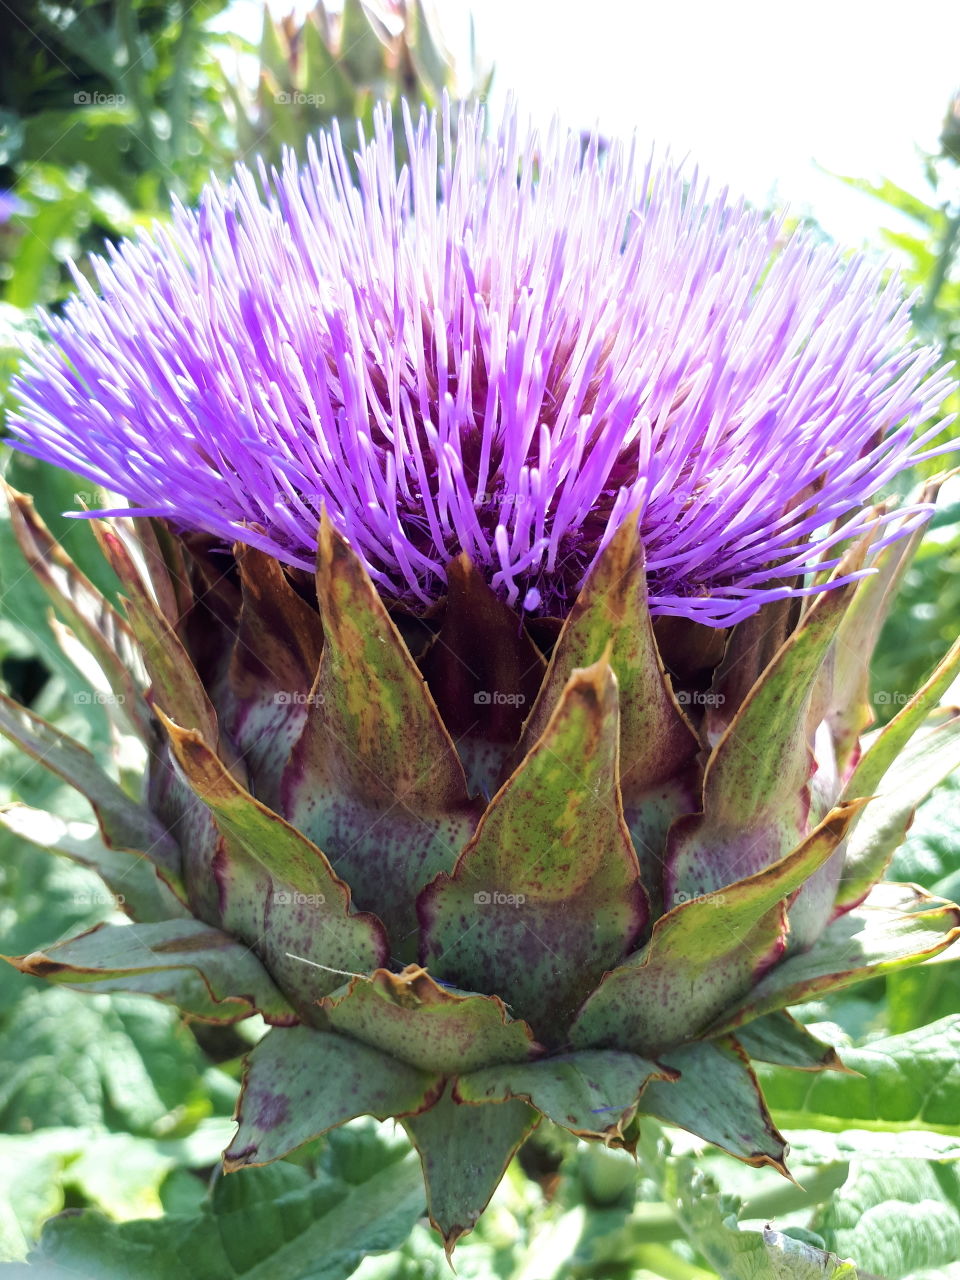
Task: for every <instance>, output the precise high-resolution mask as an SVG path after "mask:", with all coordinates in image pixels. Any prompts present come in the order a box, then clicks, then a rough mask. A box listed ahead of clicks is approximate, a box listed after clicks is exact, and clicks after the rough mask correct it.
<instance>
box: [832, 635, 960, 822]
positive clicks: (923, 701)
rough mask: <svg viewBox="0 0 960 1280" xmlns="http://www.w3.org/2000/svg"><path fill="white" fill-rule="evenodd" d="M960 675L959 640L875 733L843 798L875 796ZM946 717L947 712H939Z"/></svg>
mask: <svg viewBox="0 0 960 1280" xmlns="http://www.w3.org/2000/svg"><path fill="white" fill-rule="evenodd" d="M958 672H960V639H958V640H957V641H956V642H955V643H954V644H953V645H951V647H950V649H949V650H948V651H947V653H945V654H944V656H943V658H942V659H941V660H940V662H939V663H938V664H937V666H936V669H935V670H934V671H933V673H932V674H931V675H930V676H929V678H928V679H927V680H925V681H924V683H923V684H922V685H921V686H920V688H919V689H918V690H917V692H916V693H915V694H914V695H913V697H912V698H911V699H910V700H909V702H907V703H906V704H905V705H904V706H903V707H902V708H901V709H900V710H899V711H898V712H897V714H896V715H895V716H894V717H893V719H892V720H891V721H890V723H889V724H886V725H884V727H883V728H882V729H881V730H880V731H879V733H877V734H876V735H875V736H874V738H873V739H872V741H871V742H870V745H869V747H868V748H867V750H866V751H865V752H864V753H863V755H862V756H861V758H860V760H859V761H858V763H857V767H856V769H854V771H853V773H852V775H851V776H850V779H849V781H848V782H847V784H846V786H845V788H844V796H845V797H846V798H847V799H849V800H853V799H856V798H858V797H860V796H872V795H875V794H876V792H877V789H878V788H879V786H880V783H881V782H882V781H883V777H884V775H885V774H886V772H887V770H888V769H889V768H890V766H891V765H892V764H893V763H894V761H896V760H898V759H899V758H900V757H901V756H902V754H903V751H904V748H905V747H906V745H907V743H908V742H909V741H910V739H911V738H912V737H913V735H914V734H915V733H916V732H917V731H918V730H919V729H921V728H922V727H923V726H924V724H925V723H926V722H927V720H928V717H929V716H930V715H931V713H932V712H934V711H935V709H936V707H937V704H938V703H939V701H940V699H941V698H942V697H943V696H944V694H945V693H946V692H947V690H948V689H949V688H950V686H951V685H952V684H953V682H954V680H955V679H956V678H957V674H958ZM939 714H941V715H948V714H949V713H947V712H940V713H939Z"/></svg>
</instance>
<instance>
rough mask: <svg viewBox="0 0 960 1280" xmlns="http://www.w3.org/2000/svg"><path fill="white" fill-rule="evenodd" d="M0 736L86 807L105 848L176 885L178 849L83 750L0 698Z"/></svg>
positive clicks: (11, 701) (37, 717)
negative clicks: (130, 855) (144, 862)
mask: <svg viewBox="0 0 960 1280" xmlns="http://www.w3.org/2000/svg"><path fill="white" fill-rule="evenodd" d="M0 733H3V734H5V735H6V736H7V737H8V738H9V739H10V740H11V741H12V742H14V743H16V745H17V746H18V747H19V748H20V749H21V750H22V751H24V752H26V754H27V755H29V756H30V757H31V758H32V759H34V760H36V761H37V762H38V763H40V764H42V765H43V766H44V767H45V768H47V769H49V770H50V771H51V772H52V773H55V774H56V775H57V776H58V777H60V778H62V779H63V780H64V782H67V783H69V784H70V786H71V787H75V788H76V790H77V791H79V792H80V794H81V795H82V796H84V797H85V798H86V799H87V800H88V801H89V802H90V804H91V806H92V808H93V811H94V813H95V814H96V816H97V821H98V822H99V824H100V830H101V832H102V834H103V838H104V840H105V841H106V843H107V844H108V845H109V846H110V848H112V849H126V850H130V851H132V852H134V853H145V854H147V856H148V857H149V858H150V859H151V860H152V861H153V862H154V863H156V865H157V866H158V868H159V869H160V870H161V872H162V873H163V876H164V879H166V880H167V882H168V883H169V884H170V885H171V887H173V888H176V887H177V886H178V885H179V883H180V863H181V857H180V850H179V848H178V847H177V845H176V843H175V842H174V840H173V838H172V837H171V836H170V834H169V832H168V831H167V830H166V828H165V827H164V826H163V825H162V823H161V822H160V821H159V820H158V819H157V818H156V817H155V816H154V815H153V814H152V813H151V812H150V811H149V810H148V809H146V808H144V807H143V806H142V805H139V804H137V803H136V801H134V800H131V799H130V797H129V796H128V795H127V794H126V792H124V791H123V790H122V788H121V787H120V786H119V785H118V784H117V783H116V782H114V781H113V779H112V778H110V777H108V775H107V774H105V773H104V772H103V770H102V769H101V768H100V766H99V765H98V764H97V762H96V760H95V759H94V757H93V755H92V754H91V753H90V752H89V751H87V749H86V748H85V747H82V746H81V745H80V743H79V742H75V741H74V740H73V739H72V738H70V737H68V736H67V735H66V734H65V733H61V732H60V730H59V729H56V728H55V727H54V726H53V725H51V724H48V723H47V722H46V721H45V720H42V719H41V718H40V717H39V716H36V715H34V714H33V713H32V712H31V711H27V710H26V708H25V707H21V706H19V705H18V704H17V703H16V702H14V701H13V700H12V699H10V698H8V697H6V695H4V694H0Z"/></svg>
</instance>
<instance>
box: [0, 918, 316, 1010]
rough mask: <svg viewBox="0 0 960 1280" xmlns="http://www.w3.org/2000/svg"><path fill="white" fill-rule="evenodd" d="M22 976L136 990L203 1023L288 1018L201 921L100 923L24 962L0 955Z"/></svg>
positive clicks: (242, 951) (253, 972) (251, 964)
mask: <svg viewBox="0 0 960 1280" xmlns="http://www.w3.org/2000/svg"><path fill="white" fill-rule="evenodd" d="M4 959H8V960H10V961H11V963H12V964H15V965H16V967H17V968H18V969H20V971H21V972H22V973H30V974H33V975H34V976H35V977H38V978H46V979H47V980H48V981H50V982H57V983H62V984H63V985H64V986H68V987H73V988H74V989H75V990H81V991H117V990H119V991H136V992H140V993H142V994H144V995H150V996H153V997H154V998H155V999H157V1000H165V1001H167V1002H169V1003H170V1004H173V1005H176V1007H177V1008H178V1009H181V1010H182V1011H183V1012H184V1013H186V1014H188V1015H189V1016H191V1017H194V1018H200V1019H202V1020H203V1021H205V1022H221V1023H224V1022H236V1021H238V1020H239V1019H241V1018H247V1017H249V1016H250V1015H251V1014H252V1013H262V1014H263V1015H264V1016H265V1017H266V1018H267V1019H268V1020H271V1019H272V1020H276V1021H282V1022H287V1021H290V1020H292V1019H293V1017H294V1014H293V1011H292V1010H291V1008H290V1006H289V1005H288V1004H287V1002H286V1000H285V999H284V998H283V996H282V995H281V994H280V992H279V991H278V990H277V988H276V987H275V986H274V984H273V982H272V981H271V979H270V976H269V974H268V973H267V971H266V970H265V969H264V968H263V966H262V965H261V963H260V961H259V960H258V959H257V957H256V956H255V955H254V953H253V952H252V951H251V950H250V949H249V948H248V947H244V946H242V945H241V944H240V943H238V942H236V941H235V940H234V939H233V938H231V937H229V936H228V935H227V934H225V933H221V932H220V931H219V930H218V929H211V928H210V927H209V926H207V925H205V924H204V923H203V922H202V921H201V920H193V919H189V920H186V919H185V920H162V921H158V922H156V923H153V924H129V925H110V924H101V925H97V926H96V927H95V928H93V929H91V930H89V931H88V932H87V933H83V934H80V935H79V937H76V938H70V939H68V940H67V941H66V942H58V943H56V944H55V945H54V946H52V947H48V948H47V949H46V950H45V951H33V952H31V953H30V955H27V956H18V957H10V956H6V957H4Z"/></svg>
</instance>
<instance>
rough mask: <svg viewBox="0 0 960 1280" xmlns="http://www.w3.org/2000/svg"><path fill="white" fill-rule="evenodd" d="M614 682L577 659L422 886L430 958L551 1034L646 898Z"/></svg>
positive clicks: (637, 922) (600, 668)
mask: <svg viewBox="0 0 960 1280" xmlns="http://www.w3.org/2000/svg"><path fill="white" fill-rule="evenodd" d="M618 729H619V718H618V714H617V682H616V678H615V677H614V675H613V672H612V671H611V669H610V667H609V665H608V664H607V663H606V662H598V663H596V664H595V665H594V666H592V667H586V668H583V669H581V670H578V671H576V672H575V673H574V674H573V675H572V676H571V678H570V680H569V681H568V683H567V685H566V686H565V688H564V691H563V695H562V696H561V698H560V701H559V703H558V705H557V706H556V708H555V709H554V711H553V715H552V716H551V719H550V722H549V725H548V726H547V729H546V731H545V732H544V734H543V736H542V737H541V738H540V739H539V740H538V742H537V743H536V745H535V746H534V747H533V748H532V749H531V750H530V752H529V753H528V754H527V756H526V757H525V759H524V761H523V763H522V764H521V765H520V766H519V768H518V769H517V770H516V772H515V773H514V774H513V775H512V777H511V778H510V779H509V781H507V782H506V783H505V784H504V785H503V787H501V789H500V790H499V791H498V792H497V794H496V795H495V796H494V797H493V799H492V800H491V802H490V804H489V806H488V808H487V811H486V813H485V814H484V815H483V817H482V819H481V820H480V824H479V826H478V827H477V831H476V835H475V836H474V837H473V839H472V840H471V841H470V843H469V844H468V845H467V847H466V848H465V849H464V851H463V853H462V854H461V856H460V858H459V859H458V860H457V864H456V867H455V868H454V870H453V873H452V874H451V875H447V874H442V875H440V876H438V877H437V879H436V880H435V881H434V882H433V883H432V884H430V885H429V886H428V887H427V888H426V889H425V890H424V892H423V894H421V897H420V903H419V913H420V921H421V929H422V936H423V953H422V954H423V963H424V964H425V965H427V966H430V965H433V967H434V968H435V969H436V970H437V972H440V973H442V974H443V975H444V978H445V979H447V980H449V981H451V982H454V983H455V984H456V985H457V986H458V987H461V988H463V989H464V990H467V991H496V992H498V993H499V994H500V995H501V996H502V998H503V999H504V1000H505V1001H506V1002H507V1004H508V1005H509V1006H510V1008H511V1011H512V1012H513V1013H514V1015H515V1016H516V1017H518V1018H524V1019H525V1020H526V1021H527V1022H529V1023H530V1025H531V1026H532V1027H533V1030H534V1033H535V1034H536V1035H537V1037H538V1039H540V1040H542V1041H543V1042H544V1043H545V1044H554V1045H555V1044H557V1043H558V1042H563V1041H564V1040H565V1039H566V1029H567V1027H568V1026H569V1025H570V1022H571V1021H572V1019H573V1016H574V1014H575V1013H576V1010H577V1008H578V1007H579V1005H580V1004H581V1003H582V1002H583V1000H584V999H585V998H586V997H587V996H588V995H589V993H590V992H591V990H592V989H593V988H594V987H595V986H596V984H597V983H598V982H599V981H600V978H601V977H602V975H603V973H604V972H605V971H606V970H607V969H610V968H611V967H613V966H614V965H616V964H618V963H619V962H620V961H621V960H622V959H623V957H624V956H625V955H627V954H628V953H629V952H630V950H631V949H632V947H633V945H635V943H636V940H637V937H638V935H639V932H640V930H641V928H642V927H643V925H644V924H645V922H646V918H647V903H646V897H645V894H644V891H643V886H642V885H641V884H640V882H639V867H638V865H637V859H636V856H635V854H634V852H633V846H632V844H631V842H630V837H629V834H628V833H627V829H626V826H625V825H624V820H623V809H622V806H621V803H620V795H619V789H618V783H617V747H618Z"/></svg>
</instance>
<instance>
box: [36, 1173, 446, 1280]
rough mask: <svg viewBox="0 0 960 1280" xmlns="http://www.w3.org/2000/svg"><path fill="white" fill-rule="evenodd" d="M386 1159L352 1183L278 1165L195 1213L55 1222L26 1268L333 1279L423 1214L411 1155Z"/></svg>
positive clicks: (235, 1180) (238, 1180)
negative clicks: (120, 1219) (113, 1219)
mask: <svg viewBox="0 0 960 1280" xmlns="http://www.w3.org/2000/svg"><path fill="white" fill-rule="evenodd" d="M391 1155H392V1153H390V1152H389V1150H385V1152H384V1159H383V1161H382V1164H381V1167H380V1168H379V1169H378V1170H377V1171H376V1172H375V1173H373V1175H372V1176H371V1177H369V1178H367V1179H366V1180H365V1181H364V1182H362V1183H360V1184H358V1185H351V1184H350V1183H348V1182H345V1181H343V1180H341V1179H339V1178H336V1177H331V1176H324V1175H321V1176H320V1177H318V1178H315V1179H311V1178H310V1177H309V1176H308V1175H307V1174H306V1173H305V1172H304V1171H303V1170H300V1169H297V1168H295V1167H293V1166H289V1165H281V1166H275V1167H274V1168H271V1169H251V1170H245V1171H244V1172H242V1173H239V1174H236V1175H232V1176H230V1177H228V1178H222V1179H220V1181H219V1182H218V1183H217V1184H216V1186H215V1188H214V1191H213V1195H212V1198H211V1200H210V1202H209V1203H208V1204H206V1205H204V1207H203V1210H202V1211H201V1212H200V1213H198V1214H194V1215H180V1214H170V1215H168V1216H166V1217H163V1218H155V1219H146V1220H140V1221H135V1222H124V1223H113V1222H110V1221H108V1220H107V1219H106V1218H103V1217H101V1216H100V1215H99V1214H95V1213H89V1212H88V1213H82V1214H78V1215H75V1216H71V1217H62V1218H55V1219H54V1220H53V1221H52V1222H50V1223H48V1225H47V1227H46V1229H45V1230H44V1233H43V1236H42V1237H41V1240H40V1244H39V1246H38V1248H37V1250H36V1251H35V1252H34V1253H33V1254H31V1255H30V1259H29V1260H30V1263H31V1264H32V1265H33V1266H35V1267H37V1269H38V1271H41V1274H42V1270H41V1269H42V1268H43V1267H45V1266H46V1267H50V1266H53V1267H57V1268H62V1269H63V1274H64V1275H66V1274H69V1275H70V1276H72V1277H73V1278H74V1280H130V1278H131V1277H132V1276H136V1277H137V1280H170V1277H171V1276H177V1275H183V1276H189V1277H190V1280H235V1278H237V1280H239V1277H242V1278H243V1280H342V1278H345V1277H347V1276H349V1275H350V1274H351V1272H353V1271H354V1270H355V1268H356V1267H357V1266H358V1265H359V1263H360V1262H361V1261H362V1260H363V1258H365V1257H367V1256H368V1255H370V1254H373V1253H380V1252H383V1251H385V1250H388V1249H395V1248H397V1247H399V1246H400V1245H401V1244H402V1243H403V1242H404V1240H405V1239H406V1238H407V1236H408V1235H409V1233H410V1230H411V1228H412V1227H413V1224H414V1222H415V1221H416V1219H417V1218H418V1217H419V1216H420V1214H421V1213H422V1212H423V1182H422V1178H421V1174H420V1169H419V1166H418V1163H417V1159H416V1157H415V1156H414V1155H413V1153H412V1152H408V1153H407V1154H405V1155H404V1156H403V1157H402V1158H401V1159H397V1158H396V1157H395V1156H392V1158H391ZM52 1274H54V1275H59V1274H60V1272H59V1271H54V1272H53V1273H52Z"/></svg>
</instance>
